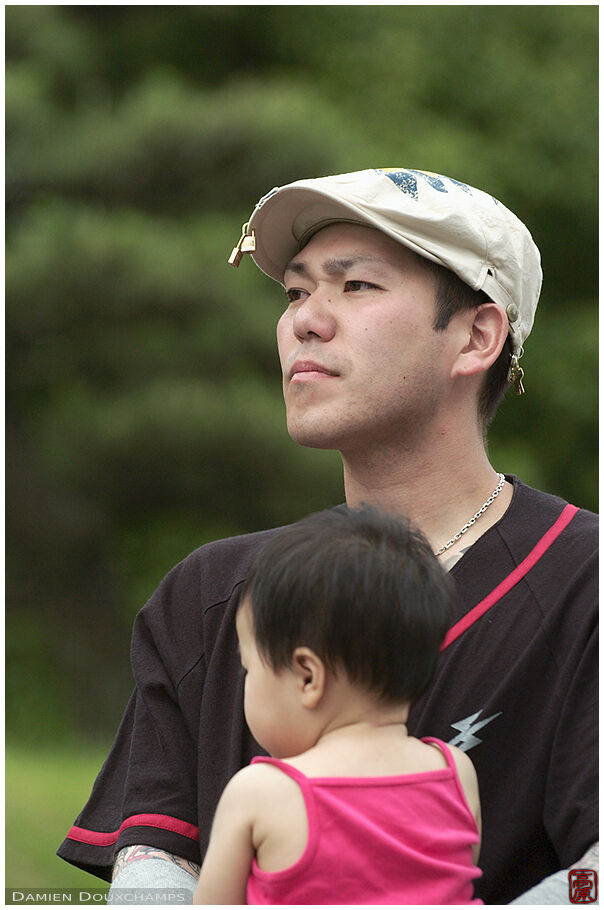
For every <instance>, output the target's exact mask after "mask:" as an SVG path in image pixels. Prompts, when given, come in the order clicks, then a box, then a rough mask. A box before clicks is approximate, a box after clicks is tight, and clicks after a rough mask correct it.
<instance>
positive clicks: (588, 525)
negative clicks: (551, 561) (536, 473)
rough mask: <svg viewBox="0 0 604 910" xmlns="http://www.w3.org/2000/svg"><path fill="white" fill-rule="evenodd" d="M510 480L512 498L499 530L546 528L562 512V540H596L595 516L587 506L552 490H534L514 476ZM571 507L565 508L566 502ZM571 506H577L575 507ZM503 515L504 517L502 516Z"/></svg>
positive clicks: (597, 529)
mask: <svg viewBox="0 0 604 910" xmlns="http://www.w3.org/2000/svg"><path fill="white" fill-rule="evenodd" d="M512 479H513V482H514V498H513V500H512V506H511V508H510V510H509V513H508V515H507V516H504V521H502V523H501V524H502V530H505V529H506V526H509V528H514V530H515V532H516V535H518V534H520V533H521V532H522V531H523V530H526V531H527V532H528V533H531V534H532V533H534V532H539V531H541V532H543V533H545V532H546V531H548V530H549V529H550V528H551V527H552V526H553V525H554V524H555V523H556V522H557V521H558V520H559V519H561V516H562V515H563V513H565V515H566V517H567V518H569V519H570V520H569V521H568V523H567V524H565V540H567V541H569V540H572V539H575V540H577V541H581V540H584V541H589V542H590V543H592V544H597V540H598V532H599V516H598V515H597V514H595V513H594V512H591V511H589V509H583V508H581V507H580V505H578V506H576V507H575V506H574V505H573V503H568V502H567V501H566V500H565V499H563V498H562V497H560V496H557V495H555V494H553V493H548V492H545V491H543V490H538V489H536V488H535V487H531V486H528V485H527V484H525V483H523V482H522V481H520V480H519V479H518V478H517V477H514V478H512ZM569 505H570V506H571V507H572V509H571V510H567V512H565V510H566V509H567V507H568V506H569ZM575 509H577V510H576V511H575ZM505 519H507V521H506V520H505Z"/></svg>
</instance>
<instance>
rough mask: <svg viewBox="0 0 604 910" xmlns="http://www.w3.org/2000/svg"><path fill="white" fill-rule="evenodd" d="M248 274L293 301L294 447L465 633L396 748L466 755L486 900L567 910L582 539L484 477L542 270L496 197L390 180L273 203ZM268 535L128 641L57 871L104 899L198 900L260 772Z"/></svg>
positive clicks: (592, 763)
mask: <svg viewBox="0 0 604 910" xmlns="http://www.w3.org/2000/svg"><path fill="white" fill-rule="evenodd" d="M246 253H250V254H251V255H252V257H253V258H254V260H255V261H256V263H257V265H258V266H259V267H260V268H261V269H262V270H263V271H265V272H266V273H267V274H268V275H270V276H271V277H272V278H274V279H275V280H277V281H280V282H282V283H283V284H284V286H285V290H286V297H287V306H286V309H285V311H284V313H283V315H282V317H281V319H280V320H279V325H278V329H277V339H278V347H279V355H280V359H281V365H282V370H283V390H284V396H285V402H286V408H287V423H288V429H289V432H290V434H291V436H292V438H293V439H294V440H295V441H296V442H299V443H300V444H302V445H307V446H313V447H319V448H334V449H337V450H338V451H339V452H340V453H341V456H342V462H343V469H344V484H345V492H346V502H347V503H348V505H351V506H354V505H358V504H359V503H361V502H369V503H373V504H375V505H378V506H380V507H382V508H384V509H388V510H389V509H392V510H396V511H398V512H403V513H405V514H407V515H408V516H409V517H410V519H411V520H412V521H413V522H414V523H415V524H417V525H418V526H419V527H420V528H421V530H422V531H423V532H424V534H425V535H426V536H427V537H428V539H429V540H430V541H431V543H432V545H433V547H434V552H435V553H436V554H437V555H438V556H439V558H440V559H441V560H442V562H443V564H444V565H445V566H446V568H447V569H449V570H450V571H451V574H452V576H453V578H454V580H455V583H456V586H457V589H458V597H459V603H458V608H457V613H456V616H455V622H454V624H453V626H452V629H451V630H450V632H449V635H448V637H447V640H446V642H445V648H444V651H443V654H442V655H441V661H440V668H439V671H438V674H437V679H436V681H435V683H434V685H433V686H432V687H431V689H430V690H429V692H428V693H427V694H426V695H425V696H424V697H423V698H422V699H421V700H420V701H419V702H418V703H417V704H416V705H415V706H414V708H413V710H412V712H411V715H410V719H409V731H410V732H411V733H412V734H413V735H415V736H424V735H432V736H437V737H439V738H441V739H444V740H446V741H448V742H451V743H453V744H454V745H457V746H459V747H460V748H462V749H464V750H465V751H470V750H471V758H472V759H473V762H474V764H475V766H476V769H477V772H478V778H479V784H480V790H481V800H482V805H483V832H484V833H483V848H482V853H481V860H480V864H481V867H482V868H483V870H484V875H483V879H482V881H480V882H479V883H478V895H479V896H480V897H482V899H483V900H484V901H485V902H487V903H508V902H510V901H511V900H512V899H514V898H516V897H517V896H518V895H521V894H523V893H524V892H527V891H528V890H529V889H532V888H533V887H534V886H538V888H539V891H538V892H533V891H531V892H530V894H529V895H528V896H527V897H526V898H523V900H527V901H529V902H531V903H540V902H542V903H552V902H553V903H558V902H560V901H561V900H562V902H565V901H566V896H567V894H568V891H567V890H566V888H567V881H568V880H567V879H566V884H564V876H565V875H566V873H563V876H562V877H563V884H564V888H565V890H564V896H563V897H562V898H560V896H559V892H555V891H554V893H553V896H552V893H551V890H550V889H551V888H554V889H555V888H556V885H557V884H559V882H558V879H559V878H560V876H559V875H558V879H556V878H551V876H552V875H554V874H555V873H556V872H557V871H558V870H565V869H567V868H570V867H573V866H574V867H577V866H583V867H585V866H588V867H589V868H593V862H592V855H591V854H589V857H588V858H587V859H585V860H582V857H583V856H584V854H585V851H587V850H590V849H591V848H592V847H593V845H594V844H595V842H596V841H597V829H596V808H595V803H596V793H597V789H596V773H597V772H596V768H597V759H596V745H595V744H596V734H595V722H596V718H597V715H596V712H595V708H594V702H595V679H596V671H595V661H596V653H597V651H596V644H595V642H596V638H595V635H596V632H595V624H596V619H595V607H596V597H597V595H596V585H597V575H596V545H597V532H596V519H595V516H593V515H592V514H591V513H588V512H584V511H579V510H577V509H575V508H574V507H572V506H569V505H567V504H565V503H564V502H562V501H561V500H559V499H557V498H556V497H552V496H549V495H546V494H542V493H539V492H537V491H535V490H531V489H530V488H528V487H526V486H524V485H523V484H522V483H521V482H520V481H519V480H518V479H517V478H513V477H511V476H504V475H503V474H498V473H497V472H496V471H495V470H494V469H493V467H492V466H491V465H490V463H489V460H488V456H487V453H486V448H485V430H486V426H487V424H488V422H489V420H490V419H491V418H492V416H493V414H494V412H495V410H496V407H497V404H498V402H499V401H500V399H501V397H502V395H503V394H504V392H505V389H506V387H507V385H508V383H509V382H511V383H512V384H513V385H514V386H515V388H516V391H517V392H518V393H519V394H520V393H521V392H522V391H523V385H522V379H523V371H522V369H521V367H520V364H519V360H520V357H521V355H522V345H523V343H524V341H525V340H526V338H527V336H528V334H529V332H530V330H531V327H532V323H533V318H534V314H535V308H536V305H537V300H538V297H539V292H540V287H541V268H540V262H539V253H538V250H537V248H536V246H535V244H534V243H533V241H532V238H531V236H530V234H529V232H528V231H527V229H526V228H525V226H524V225H523V224H522V223H521V222H520V221H519V220H518V219H517V218H516V217H515V216H514V215H513V214H512V213H511V212H509V211H508V210H507V209H506V208H505V207H504V206H503V205H501V203H499V202H497V201H496V200H495V199H493V198H492V197H491V196H488V195H487V194H485V193H483V192H481V191H480V190H476V189H474V188H472V187H469V186H467V185H465V184H462V183H459V182H458V181H454V180H451V179H449V178H446V177H441V176H437V175H433V174H427V173H425V172H421V171H414V170H405V169H399V170H393V171H384V170H367V171H361V172H358V173H354V174H345V175H341V176H337V177H325V178H319V179H315V180H302V181H298V182H296V183H294V184H290V185H289V186H286V187H283V188H281V189H278V188H277V189H275V190H272V191H271V192H270V193H268V194H267V195H266V196H265V197H263V199H261V200H260V202H259V203H258V205H257V206H256V209H255V210H254V212H253V214H252V216H251V218H250V221H249V223H248V224H247V225H245V226H244V231H243V235H242V237H241V239H240V241H239V243H238V244H237V246H236V248H235V249H234V250H233V254H232V256H231V260H230V261H231V262H232V264H233V265H238V264H239V262H240V260H241V259H242V257H243V255H244V254H246ZM274 533H278V529H274V530H271V531H264V532H259V533H256V534H251V535H245V536H242V537H239V538H234V539H230V540H227V541H218V542H215V543H213V544H209V545H207V546H205V547H202V548H201V549H200V550H198V551H196V552H195V553H194V554H192V555H191V556H190V557H188V559H186V560H185V561H184V562H183V563H181V564H180V565H179V566H177V567H176V568H175V569H174V570H173V571H172V572H171V573H170V574H169V575H168V576H167V578H166V579H165V580H164V582H163V583H162V585H161V586H160V588H159V589H158V591H157V593H156V594H155V595H154V597H153V598H152V599H151V601H150V602H149V603H148V604H147V605H146V606H145V608H144V609H143V610H142V611H141V613H140V614H139V616H138V617H137V621H136V624H135V629H134V635H133V645H132V660H133V668H134V674H135V680H136V690H135V693H134V695H133V696H132V699H131V701H130V704H129V706H128V709H127V711H126V714H125V716H124V720H123V722H122V725H121V727H120V730H119V733H118V736H117V739H116V742H115V744H114V747H113V749H112V751H111V754H110V756H109V759H108V761H107V762H106V763H105V765H104V767H103V769H102V771H101V774H100V775H99V778H98V779H97V782H96V784H95V787H94V790H93V793H92V796H91V798H90V800H89V802H88V804H87V806H86V807H85V809H84V811H83V812H82V814H81V815H80V816H79V818H78V820H77V823H76V825H75V826H74V828H72V829H71V831H70V832H69V834H68V837H67V839H66V840H65V842H64V844H63V845H62V847H61V848H60V850H59V855H61V856H63V857H64V858H65V859H67V860H68V861H70V862H73V863H75V864H76V865H79V866H81V867H82V868H86V869H88V870H89V871H91V872H94V873H95V874H98V875H101V876H103V877H107V878H108V877H109V876H110V875H111V872H112V867H113V864H114V861H115V857H116V856H117V862H116V863H115V867H114V869H113V875H114V887H116V888H117V887H134V886H136V885H137V884H141V883H146V884H151V883H152V882H153V881H158V882H162V883H171V884H176V881H177V880H176V879H173V878H171V874H172V873H176V874H180V875H182V879H181V881H182V882H183V883H184V882H187V881H188V883H189V886H190V888H191V890H192V888H193V886H194V875H195V873H196V870H197V868H198V864H199V862H200V859H201V856H202V855H203V852H204V850H205V846H206V844H207V838H208V834H209V828H210V825H211V820H212V815H213V811H214V808H215V805H216V802H217V800H218V797H219V795H220V793H221V791H222V788H223V787H224V785H225V784H226V782H227V781H228V780H229V778H230V777H231V776H232V775H233V774H234V773H235V771H237V770H238V769H239V767H241V766H242V765H243V764H245V763H247V762H248V761H249V759H250V758H251V757H252V756H253V755H254V754H257V753H258V752H259V751H260V750H259V747H258V746H257V745H256V744H255V743H254V742H253V740H252V739H251V736H250V734H249V731H248V730H247V728H246V727H245V723H244V721H243V716H242V693H243V685H244V680H243V675H242V673H241V671H240V668H239V665H238V656H237V647H236V635H235V628H234V615H235V612H236V609H237V604H238V600H239V592H240V590H241V586H242V584H243V582H244V580H245V576H246V571H247V567H248V566H249V563H250V561H251V558H252V555H253V553H254V552H255V550H256V549H257V547H258V546H259V545H260V544H261V543H262V542H263V541H264V540H266V538H267V537H268V536H269V535H271V534H274ZM285 608H286V605H284V609H285ZM509 768H513V769H514V771H513V776H512V777H510V775H509V771H508V769H509ZM140 860H144V862H141V861H140ZM156 873H157V874H158V876H159V877H158V878H156V877H155V874H156ZM541 883H542V884H541ZM334 899H335V900H336V901H337V895H334Z"/></svg>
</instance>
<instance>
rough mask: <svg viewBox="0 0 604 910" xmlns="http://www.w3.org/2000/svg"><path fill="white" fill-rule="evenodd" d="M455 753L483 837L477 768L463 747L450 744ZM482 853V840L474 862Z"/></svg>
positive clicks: (475, 848)
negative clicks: (463, 750)
mask: <svg viewBox="0 0 604 910" xmlns="http://www.w3.org/2000/svg"><path fill="white" fill-rule="evenodd" d="M449 748H450V749H451V752H452V754H453V759H454V761H455V765H456V767H457V773H458V775H459V780H460V783H461V786H462V787H463V790H464V793H465V795H466V799H467V801H468V805H469V807H470V810H471V811H472V814H473V816H474V818H475V819H476V824H477V825H478V833H479V835H480V836H481V837H482V817H481V813H480V794H479V791H478V778H477V777H476V770H475V768H474V765H473V764H472V761H471V760H470V758H468V756H467V755H466V753H465V752H462V751H461V749H457V748H456V747H455V746H449ZM479 854H480V841H479V842H478V843H477V844H476V845H475V846H474V849H473V859H474V863H476V864H477V863H478V857H479Z"/></svg>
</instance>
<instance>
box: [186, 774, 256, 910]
mask: <svg viewBox="0 0 604 910" xmlns="http://www.w3.org/2000/svg"><path fill="white" fill-rule="evenodd" d="M248 770H251V769H247V768H246V769H244V770H243V771H240V772H239V773H238V774H236V775H235V777H233V778H232V780H230V781H229V783H228V784H227V786H226V788H225V790H224V792H223V794H222V796H221V798H220V802H219V803H218V806H217V809H216V814H215V816H214V823H213V825H212V834H211V836H210V844H209V847H208V851H207V853H206V856H205V859H204V861H203V865H202V867H201V872H200V873H199V881H198V883H197V888H196V889H195V895H194V898H193V903H194V904H245V903H246V899H245V896H246V894H245V892H246V885H247V880H248V876H249V874H250V869H251V865H252V858H253V856H254V845H253V840H252V835H253V808H252V807H253V794H252V793H251V788H250V780H249V776H248V775H247V774H246V773H245V772H246V771H248Z"/></svg>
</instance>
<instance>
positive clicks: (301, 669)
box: [292, 647, 326, 708]
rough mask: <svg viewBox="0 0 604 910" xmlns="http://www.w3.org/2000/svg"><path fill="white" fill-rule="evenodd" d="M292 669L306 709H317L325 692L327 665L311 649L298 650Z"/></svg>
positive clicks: (293, 659) (302, 648)
mask: <svg viewBox="0 0 604 910" xmlns="http://www.w3.org/2000/svg"><path fill="white" fill-rule="evenodd" d="M292 665H293V666H292V669H293V672H294V675H295V677H296V682H297V686H298V691H299V692H300V695H301V698H302V704H303V705H304V707H305V708H316V706H317V705H318V704H319V702H320V701H321V699H322V697H323V693H324V692H325V682H326V672H325V664H324V663H323V661H322V660H321V658H320V657H318V655H317V654H315V652H314V651H313V650H311V648H306V647H300V648H296V650H295V651H294V653H293V657H292Z"/></svg>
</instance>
